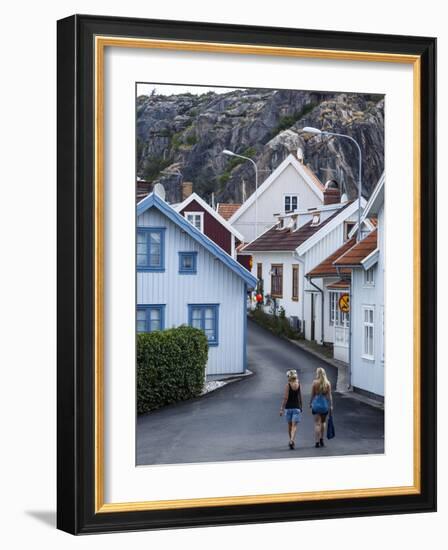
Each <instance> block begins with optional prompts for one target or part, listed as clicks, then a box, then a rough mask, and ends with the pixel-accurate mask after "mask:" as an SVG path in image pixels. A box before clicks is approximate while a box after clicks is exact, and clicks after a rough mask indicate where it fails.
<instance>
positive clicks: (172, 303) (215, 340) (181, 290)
mask: <svg viewBox="0 0 448 550" xmlns="http://www.w3.org/2000/svg"><path fill="white" fill-rule="evenodd" d="M136 261H137V280H136V288H137V320H136V323H137V331H138V332H151V331H154V330H164V329H167V328H171V327H177V326H180V325H182V324H188V325H191V326H193V327H197V328H200V329H202V330H203V331H204V332H205V334H206V336H207V339H208V344H209V354H208V363H207V374H208V375H210V374H237V373H242V372H244V370H245V368H246V325H247V316H246V313H247V308H246V300H247V292H248V291H249V290H252V289H253V288H254V287H255V286H256V283H257V279H256V277H254V276H253V275H252V274H251V273H250V272H249V271H247V270H246V269H245V268H244V267H243V266H242V265H241V264H239V263H238V262H237V261H236V260H234V259H233V258H232V257H231V256H230V255H229V254H227V253H226V252H225V251H224V250H223V249H222V248H221V247H220V246H218V245H217V244H216V243H214V242H213V241H212V240H211V239H209V238H208V237H207V236H206V235H204V234H203V233H202V232H201V231H199V230H198V229H197V228H196V227H195V226H194V225H192V224H191V223H190V222H189V221H187V220H186V219H185V218H184V217H183V216H181V215H180V214H179V213H178V212H176V210H174V208H173V207H172V206H170V205H169V204H168V203H166V202H165V201H164V200H163V199H162V198H161V197H159V196H158V195H156V194H155V193H151V194H150V195H148V196H147V197H146V198H144V199H143V200H142V201H140V202H139V203H138V204H137V251H136Z"/></svg>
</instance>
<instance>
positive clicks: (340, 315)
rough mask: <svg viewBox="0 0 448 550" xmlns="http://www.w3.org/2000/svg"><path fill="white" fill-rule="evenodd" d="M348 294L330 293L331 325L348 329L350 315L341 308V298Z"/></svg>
mask: <svg viewBox="0 0 448 550" xmlns="http://www.w3.org/2000/svg"><path fill="white" fill-rule="evenodd" d="M342 294H347V293H346V292H330V293H329V298H330V301H329V303H330V325H334V324H336V326H337V327H348V326H349V325H350V313H344V312H343V311H341V309H340V307H339V298H340V297H341V296H342Z"/></svg>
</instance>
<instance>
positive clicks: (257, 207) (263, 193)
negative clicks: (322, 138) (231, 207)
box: [219, 151, 324, 243]
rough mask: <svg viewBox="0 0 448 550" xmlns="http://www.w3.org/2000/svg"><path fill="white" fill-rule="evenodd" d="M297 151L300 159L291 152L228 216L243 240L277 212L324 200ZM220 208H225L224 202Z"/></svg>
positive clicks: (271, 220)
mask: <svg viewBox="0 0 448 550" xmlns="http://www.w3.org/2000/svg"><path fill="white" fill-rule="evenodd" d="M298 153H299V159H300V160H299V159H298V158H297V157H296V156H295V155H293V154H292V153H290V154H289V155H288V156H287V157H286V159H285V160H284V161H283V162H282V163H281V164H280V165H279V166H278V167H277V168H276V169H275V170H274V171H273V172H272V174H270V176H269V177H268V178H266V179H265V180H264V182H263V183H262V184H261V185H260V186H259V188H258V190H257V191H256V192H255V191H254V192H253V193H252V195H250V197H249V198H248V199H247V200H246V201H245V202H244V203H243V204H242V205H241V206H240V207H239V208H238V209H237V210H236V211H235V212H234V213H233V214H232V216H231V217H230V218H229V220H228V221H229V223H230V225H232V226H233V227H234V228H235V229H236V230H237V231H238V232H239V233H241V234H242V235H243V237H244V242H245V243H248V242H251V241H253V240H254V239H255V237H257V236H258V235H260V234H261V233H264V231H266V229H268V228H269V227H271V226H272V224H273V223H275V221H276V216H277V215H279V214H284V213H286V212H293V211H296V210H302V211H303V210H307V209H308V208H314V207H316V206H320V205H322V204H323V202H324V186H323V184H322V183H321V182H320V180H319V179H318V178H317V176H316V175H315V174H314V172H313V171H312V170H311V169H310V168H308V167H307V166H306V165H305V164H304V163H303V159H302V155H301V153H300V151H299V152H298ZM219 208H220V210H221V211H223V212H224V208H225V206H224V205H219Z"/></svg>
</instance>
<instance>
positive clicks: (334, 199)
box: [324, 180, 341, 204]
mask: <svg viewBox="0 0 448 550" xmlns="http://www.w3.org/2000/svg"><path fill="white" fill-rule="evenodd" d="M340 202H341V190H340V189H339V184H338V182H337V181H336V180H328V181H327V183H326V184H325V189H324V204H338V203H340Z"/></svg>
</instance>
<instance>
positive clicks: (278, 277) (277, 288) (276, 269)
mask: <svg viewBox="0 0 448 550" xmlns="http://www.w3.org/2000/svg"><path fill="white" fill-rule="evenodd" d="M271 296H272V297H273V298H283V264H272V266H271Z"/></svg>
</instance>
